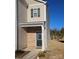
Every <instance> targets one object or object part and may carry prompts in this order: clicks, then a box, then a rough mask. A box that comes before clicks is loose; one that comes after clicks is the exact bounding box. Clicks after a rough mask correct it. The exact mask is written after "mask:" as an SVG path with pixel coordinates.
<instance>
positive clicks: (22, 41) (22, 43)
mask: <svg viewBox="0 0 79 59" xmlns="http://www.w3.org/2000/svg"><path fill="white" fill-rule="evenodd" d="M26 39H27V32H26V31H25V30H24V28H21V27H19V28H18V47H19V49H20V50H21V49H23V48H27V40H26Z"/></svg>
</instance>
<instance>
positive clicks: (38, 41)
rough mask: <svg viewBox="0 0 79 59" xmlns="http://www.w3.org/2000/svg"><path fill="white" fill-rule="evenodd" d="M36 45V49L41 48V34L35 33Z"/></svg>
mask: <svg viewBox="0 0 79 59" xmlns="http://www.w3.org/2000/svg"><path fill="white" fill-rule="evenodd" d="M36 45H37V48H41V47H42V35H41V32H37V33H36Z"/></svg>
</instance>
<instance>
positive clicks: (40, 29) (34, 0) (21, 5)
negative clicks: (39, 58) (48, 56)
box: [16, 0, 50, 51]
mask: <svg viewBox="0 0 79 59" xmlns="http://www.w3.org/2000/svg"><path fill="white" fill-rule="evenodd" d="M17 15H18V16H17V21H16V22H17V25H16V27H17V28H16V30H17V32H16V34H17V37H16V38H17V39H16V50H23V49H26V48H28V49H41V50H42V51H44V50H47V45H48V39H50V34H49V19H48V16H47V6H46V1H43V0H18V4H17Z"/></svg>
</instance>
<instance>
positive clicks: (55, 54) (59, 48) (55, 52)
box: [40, 40, 64, 59]
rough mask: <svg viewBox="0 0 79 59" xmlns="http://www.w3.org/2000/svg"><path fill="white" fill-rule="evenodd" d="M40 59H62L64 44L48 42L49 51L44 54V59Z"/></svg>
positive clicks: (53, 41) (55, 41)
mask: <svg viewBox="0 0 79 59" xmlns="http://www.w3.org/2000/svg"><path fill="white" fill-rule="evenodd" d="M40 59H64V43H63V42H59V41H57V40H50V41H49V51H48V52H47V53H46V57H45V58H44V57H43V58H40Z"/></svg>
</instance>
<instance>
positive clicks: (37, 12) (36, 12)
mask: <svg viewBox="0 0 79 59" xmlns="http://www.w3.org/2000/svg"><path fill="white" fill-rule="evenodd" d="M31 17H40V8H34V9H31Z"/></svg>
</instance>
